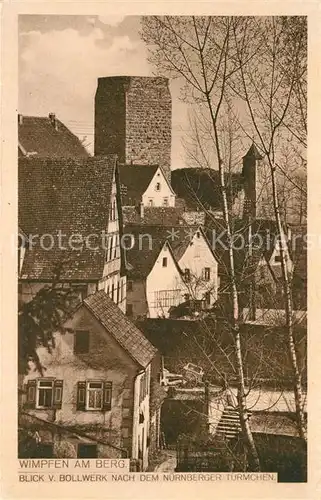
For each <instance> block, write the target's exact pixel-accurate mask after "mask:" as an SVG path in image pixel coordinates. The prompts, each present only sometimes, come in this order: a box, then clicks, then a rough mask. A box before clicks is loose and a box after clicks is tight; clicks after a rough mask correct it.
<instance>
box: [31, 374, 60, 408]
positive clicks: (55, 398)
mask: <svg viewBox="0 0 321 500" xmlns="http://www.w3.org/2000/svg"><path fill="white" fill-rule="evenodd" d="M62 389H63V381H62V380H57V379H37V380H36V379H35V380H29V382H28V384H27V391H26V392H27V401H26V406H27V407H28V408H38V409H45V408H56V409H60V408H61V404H62Z"/></svg>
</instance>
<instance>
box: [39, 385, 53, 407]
mask: <svg viewBox="0 0 321 500" xmlns="http://www.w3.org/2000/svg"><path fill="white" fill-rule="evenodd" d="M38 384H39V385H38V401H37V407H38V408H51V406H52V396H53V381H51V382H50V381H49V380H45V381H39V383H38Z"/></svg>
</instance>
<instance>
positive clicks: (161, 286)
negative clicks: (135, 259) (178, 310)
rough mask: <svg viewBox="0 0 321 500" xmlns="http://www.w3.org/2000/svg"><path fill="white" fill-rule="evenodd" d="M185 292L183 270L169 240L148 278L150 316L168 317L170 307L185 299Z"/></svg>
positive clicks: (147, 294)
mask: <svg viewBox="0 0 321 500" xmlns="http://www.w3.org/2000/svg"><path fill="white" fill-rule="evenodd" d="M184 293H186V287H185V285H184V281H183V276H182V273H181V270H180V268H179V266H178V264H177V261H176V259H175V257H174V254H173V251H172V249H171V246H170V244H169V242H168V241H165V242H164V245H163V246H162V248H161V250H160V252H159V254H158V255H157V257H156V260H155V262H154V265H153V267H152V269H151V271H150V272H149V274H148V276H147V278H146V298H147V306H148V315H149V317H150V318H157V317H161V318H162V317H168V313H169V309H170V308H171V307H173V306H174V307H175V306H178V305H179V304H180V303H181V302H183V301H184Z"/></svg>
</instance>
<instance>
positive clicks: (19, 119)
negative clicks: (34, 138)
mask: <svg viewBox="0 0 321 500" xmlns="http://www.w3.org/2000/svg"><path fill="white" fill-rule="evenodd" d="M22 124H23V115H21V114H18V125H22Z"/></svg>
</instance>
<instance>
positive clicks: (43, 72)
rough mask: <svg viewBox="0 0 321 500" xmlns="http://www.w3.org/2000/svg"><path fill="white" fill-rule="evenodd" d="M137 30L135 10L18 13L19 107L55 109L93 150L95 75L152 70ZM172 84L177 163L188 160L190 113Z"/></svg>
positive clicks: (35, 111) (36, 111) (31, 111)
mask: <svg viewBox="0 0 321 500" xmlns="http://www.w3.org/2000/svg"><path fill="white" fill-rule="evenodd" d="M139 30H140V18H139V17H138V16H108V17H103V16H69V15H64V16H57V15H50V16H44V15H36V16H35V15H21V16H19V113H22V114H24V115H32V116H47V115H48V114H49V113H50V112H53V113H56V115H57V117H58V118H59V119H60V120H61V121H62V122H63V123H65V125H67V126H68V127H69V128H70V129H71V130H72V131H73V132H74V133H75V134H77V135H78V136H79V137H80V138H84V137H86V143H90V146H89V150H90V151H91V152H93V140H94V136H93V132H94V127H93V123H94V95H95V91H96V85H97V78H98V77H101V76H115V75H139V76H151V75H152V74H153V71H154V68H152V66H151V65H150V64H149V63H148V60H147V50H146V47H145V44H144V42H143V41H142V40H141V39H140V36H139ZM170 88H171V94H172V105H173V113H172V116H173V118H172V169H175V168H182V167H184V166H186V162H185V154H184V148H183V146H182V142H181V140H182V137H183V135H184V132H185V133H186V130H187V126H188V125H187V123H188V118H187V108H186V106H185V104H183V103H182V102H181V101H180V100H179V94H180V84H179V82H178V81H174V82H171V83H170Z"/></svg>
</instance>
